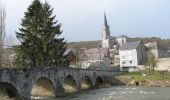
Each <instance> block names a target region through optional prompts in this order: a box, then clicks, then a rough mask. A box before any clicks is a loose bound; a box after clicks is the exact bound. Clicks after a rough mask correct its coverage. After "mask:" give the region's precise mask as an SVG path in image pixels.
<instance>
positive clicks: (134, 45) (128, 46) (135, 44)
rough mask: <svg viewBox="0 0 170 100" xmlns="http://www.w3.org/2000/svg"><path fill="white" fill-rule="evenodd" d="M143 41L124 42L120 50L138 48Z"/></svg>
mask: <svg viewBox="0 0 170 100" xmlns="http://www.w3.org/2000/svg"><path fill="white" fill-rule="evenodd" d="M140 43H141V41H137V42H128V43H126V44H123V45H122V46H121V47H120V50H130V49H136V48H137V47H138V46H139V44H140Z"/></svg>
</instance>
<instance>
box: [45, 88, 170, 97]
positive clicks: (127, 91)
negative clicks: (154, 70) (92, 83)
mask: <svg viewBox="0 0 170 100" xmlns="http://www.w3.org/2000/svg"><path fill="white" fill-rule="evenodd" d="M45 100H170V88H167V87H126V86H116V87H111V88H101V89H93V90H88V91H82V92H80V93H77V94H74V95H70V96H66V97H62V98H50V99H45Z"/></svg>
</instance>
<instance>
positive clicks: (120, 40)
mask: <svg viewBox="0 0 170 100" xmlns="http://www.w3.org/2000/svg"><path fill="white" fill-rule="evenodd" d="M116 41H117V43H118V44H119V46H122V45H123V44H126V43H127V36H125V35H120V36H117V37H116Z"/></svg>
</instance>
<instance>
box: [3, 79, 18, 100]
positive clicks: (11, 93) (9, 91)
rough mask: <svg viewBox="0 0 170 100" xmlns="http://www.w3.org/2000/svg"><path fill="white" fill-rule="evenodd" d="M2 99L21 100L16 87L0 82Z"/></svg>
mask: <svg viewBox="0 0 170 100" xmlns="http://www.w3.org/2000/svg"><path fill="white" fill-rule="evenodd" d="M0 97H1V99H3V100H8V99H14V100H15V99H16V100H18V99H20V95H19V92H18V90H17V89H16V87H14V85H13V84H12V83H8V82H0Z"/></svg>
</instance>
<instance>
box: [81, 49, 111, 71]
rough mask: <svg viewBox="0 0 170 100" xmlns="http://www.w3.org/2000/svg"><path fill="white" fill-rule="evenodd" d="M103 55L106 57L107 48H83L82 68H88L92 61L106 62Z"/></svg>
mask: <svg viewBox="0 0 170 100" xmlns="http://www.w3.org/2000/svg"><path fill="white" fill-rule="evenodd" d="M105 57H108V49H107V48H92V49H88V50H85V51H84V58H83V61H82V68H84V69H87V68H89V66H92V65H93V64H92V63H97V62H99V63H103V61H104V62H106V61H105V60H106V58H105ZM104 58H105V59H104ZM108 62H110V59H108ZM107 66H108V65H107Z"/></svg>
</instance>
